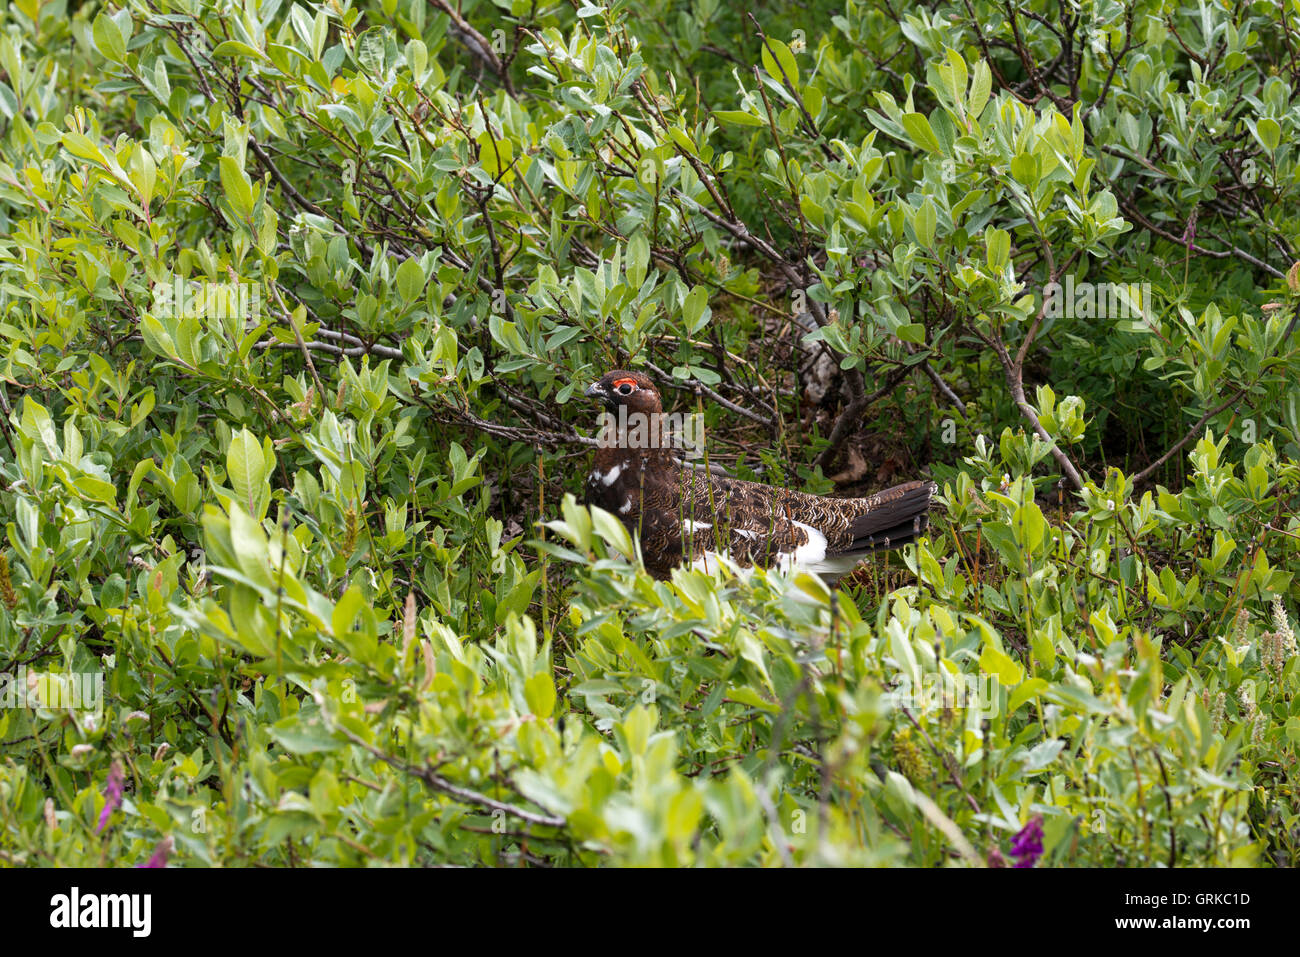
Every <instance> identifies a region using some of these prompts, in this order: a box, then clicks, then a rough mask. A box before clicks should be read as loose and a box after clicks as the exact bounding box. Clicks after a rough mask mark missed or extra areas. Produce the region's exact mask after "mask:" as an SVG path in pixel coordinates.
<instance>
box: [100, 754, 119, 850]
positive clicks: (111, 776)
mask: <svg viewBox="0 0 1300 957" xmlns="http://www.w3.org/2000/svg"><path fill="white" fill-rule="evenodd" d="M122 780H123V775H122V762H120V761H114V762H113V763H112V764H111V765H109V768H108V780H107V781H105V782H104V809H103V810H102V811H100V812H99V824H97V825H96V826H95V833H96V834H98V833H99V832H100V831H102V830H104V828H106V827H107V826H108V819H109V818H111V817H112V816H113V812H114V811H116V810H117V809H118V808H120V807H121V806H122Z"/></svg>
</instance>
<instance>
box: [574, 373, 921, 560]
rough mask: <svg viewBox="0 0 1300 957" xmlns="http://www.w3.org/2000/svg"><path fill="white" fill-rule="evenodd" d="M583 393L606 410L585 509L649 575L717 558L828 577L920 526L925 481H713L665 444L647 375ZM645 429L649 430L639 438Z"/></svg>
mask: <svg viewBox="0 0 1300 957" xmlns="http://www.w3.org/2000/svg"><path fill="white" fill-rule="evenodd" d="M587 395H588V396H589V397H592V398H596V399H599V400H600V401H601V402H602V403H603V404H604V405H605V407H606V409H607V411H608V412H609V413H610V415H609V417H608V418H606V420H605V428H604V430H603V433H602V437H601V443H600V447H599V448H597V450H596V456H595V462H594V468H593V470H592V472H591V474H590V475H589V476H588V478H587V502H588V503H589V504H593V505H599V506H600V507H601V508H603V509H605V510H606V511H609V512H612V513H613V514H615V515H617V516H618V517H619V518H620V519H622V520H623V523H624V524H625V525H626V526H627V527H628V529H629V530H630V531H632V532H633V533H635V534H638V535H640V538H641V550H642V555H643V557H644V559H645V564H646V568H647V569H649V571H650V572H651V573H652V574H654V575H656V576H659V577H665V576H666V575H667V574H668V573H669V571H670V570H671V569H672V568H673V567H675V566H677V565H680V564H683V563H684V562H686V561H687V560H696V561H698V560H705V561H707V553H709V552H715V553H716V552H725V553H726V554H728V555H729V556H730V557H731V559H732V561H734V562H736V563H737V564H739V565H741V566H751V565H759V566H763V567H768V566H771V565H784V566H788V565H791V564H793V565H794V566H797V567H800V568H805V569H807V570H809V571H812V572H816V573H817V574H820V575H822V576H823V577H824V578H827V579H830V580H834V579H836V578H838V577H840V576H841V575H843V574H846V573H847V572H849V571H852V569H853V567H854V566H855V565H856V564H857V563H858V562H859V561H861V560H862V559H864V558H865V557H866V556H867V555H869V554H871V553H872V552H877V551H882V550H884V549H888V548H896V547H898V546H900V545H904V544H907V543H908V542H912V541H914V540H915V539H916V538H917V537H918V536H919V535H920V534H921V532H922V531H924V530H925V528H926V524H927V515H926V513H927V511H928V509H929V507H930V499H931V497H932V496H933V495H934V491H935V486H934V483H933V482H929V481H918V482H905V483H904V484H902V485H896V486H894V487H893V488H889V489H885V490H884V491H882V492H877V493H876V494H875V495H872V496H870V497H869V498H825V497H823V496H819V495H810V494H808V493H806V492H798V491H794V490H793V489H787V488H774V487H772V486H770V485H761V484H759V483H757V482H745V481H741V480H739V479H733V478H728V477H724V476H718V475H714V474H712V473H710V472H709V471H708V470H706V469H701V468H694V467H691V466H689V465H684V464H683V463H682V462H681V461H680V459H679V458H678V456H677V454H675V450H674V449H673V448H669V447H665V446H666V445H667V444H668V443H666V442H664V441H662V436H660V432H661V431H662V430H661V429H660V428H659V427H658V423H660V422H662V420H663V416H662V413H663V402H662V400H661V399H660V397H659V391H658V389H656V388H655V385H654V382H653V381H652V380H651V379H650V378H649V377H647V376H645V375H643V374H642V373H640V372H629V371H625V370H621V369H620V370H616V371H614V372H610V373H608V374H606V375H605V376H603V377H602V378H601V379H600V381H598V382H596V383H593V384H592V385H591V387H590V388H588V389H587ZM646 422H652V423H654V425H652V426H650V427H649V428H640V431H638V428H639V427H641V426H642V425H643V423H646ZM656 437H658V438H660V441H655V439H656ZM647 439H649V440H650V442H649V443H647V441H646V440H647ZM647 444H649V446H650V447H645V446H646V445H647Z"/></svg>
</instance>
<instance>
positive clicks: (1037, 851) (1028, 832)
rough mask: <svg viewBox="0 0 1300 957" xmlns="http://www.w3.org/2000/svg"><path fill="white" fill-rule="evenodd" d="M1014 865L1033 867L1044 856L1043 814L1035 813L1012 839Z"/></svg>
mask: <svg viewBox="0 0 1300 957" xmlns="http://www.w3.org/2000/svg"><path fill="white" fill-rule="evenodd" d="M1011 856H1012V857H1014V858H1015V859H1016V863H1015V864H1014V865H1012V866H1014V867H1033V866H1034V865H1035V864H1036V863H1038V859H1039V858H1040V857H1042V856H1043V816H1042V815H1041V814H1035V815H1034V816H1033V817H1031V818H1030V819H1029V823H1028V824H1026V825H1025V826H1024V827H1022V828H1021V829H1020V830H1019V831H1018V832H1017V833H1016V836H1015V837H1013V838H1012V839H1011Z"/></svg>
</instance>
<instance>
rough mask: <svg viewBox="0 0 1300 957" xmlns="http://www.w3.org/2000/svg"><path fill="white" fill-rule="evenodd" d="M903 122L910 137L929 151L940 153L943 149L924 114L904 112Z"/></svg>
mask: <svg viewBox="0 0 1300 957" xmlns="http://www.w3.org/2000/svg"><path fill="white" fill-rule="evenodd" d="M902 122H903V129H904V130H905V131H906V132H907V135H908V138H909V139H911V141H912V142H913V143H915V144H916V145H917V146H919V147H921V149H923V150H925V151H926V152H927V153H938V152H940V151H941V150H942V149H943V146H942V145H941V144H940V143H939V137H937V136H935V135H934V130H933V129H932V128H931V127H930V121H929V120H927V119H926V118H925V116H924V114H921V113H904V114H903V120H902Z"/></svg>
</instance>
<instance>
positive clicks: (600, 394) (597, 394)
mask: <svg viewBox="0 0 1300 957" xmlns="http://www.w3.org/2000/svg"><path fill="white" fill-rule="evenodd" d="M583 395H585V396H586V397H587V398H588V399H603V398H604V397H605V390H604V388H603V387H602V386H601V384H600V383H599V382H593V383H592V384H591V385H589V386H587V391H586V392H584V393H583Z"/></svg>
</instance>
